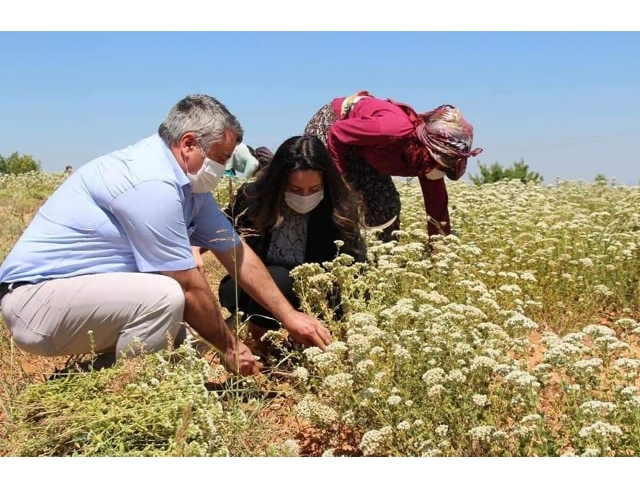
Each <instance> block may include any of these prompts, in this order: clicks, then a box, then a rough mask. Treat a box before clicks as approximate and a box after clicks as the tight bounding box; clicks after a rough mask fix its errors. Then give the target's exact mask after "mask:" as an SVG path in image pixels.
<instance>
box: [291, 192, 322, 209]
mask: <svg viewBox="0 0 640 487" xmlns="http://www.w3.org/2000/svg"><path fill="white" fill-rule="evenodd" d="M322 198H324V189H321V190H320V191H318V192H317V193H313V194H310V195H309V196H300V195H299V194H295V193H289V192H286V193H285V194H284V201H285V202H286V203H287V205H289V208H291V209H292V210H293V211H295V212H297V213H302V214H303V215H304V214H305V213H309V212H310V211H311V210H313V209H314V208H315V207H316V206H318V205H319V204H320V202H321V201H322Z"/></svg>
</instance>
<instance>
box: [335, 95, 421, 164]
mask: <svg viewBox="0 0 640 487" xmlns="http://www.w3.org/2000/svg"><path fill="white" fill-rule="evenodd" d="M392 106H393V108H394V109H392V108H391V107H389V108H380V107H372V108H375V109H369V110H366V111H363V112H362V113H357V116H355V117H353V118H347V119H344V120H338V121H337V122H335V123H334V124H333V125H332V126H331V128H330V129H329V132H328V133H327V148H328V149H329V152H330V153H331V156H332V157H333V160H334V162H335V163H336V165H337V166H338V169H339V170H341V171H344V167H345V163H346V158H347V155H348V149H349V146H379V147H384V146H385V145H387V144H388V143H389V142H394V141H395V140H397V139H398V138H399V137H405V136H406V135H408V134H410V133H411V131H412V130H413V124H412V123H411V122H410V121H409V119H408V118H407V116H406V115H404V113H402V112H399V111H396V110H395V105H392ZM358 108H359V107H358ZM354 110H355V109H354Z"/></svg>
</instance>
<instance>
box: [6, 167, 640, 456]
mask: <svg viewBox="0 0 640 487" xmlns="http://www.w3.org/2000/svg"><path fill="white" fill-rule="evenodd" d="M61 180H62V176H54V175H35V176H34V175H30V176H23V177H4V178H2V179H1V180H0V224H2V226H3V229H4V230H5V232H3V234H2V240H1V241H0V260H1V259H2V258H4V255H6V252H7V251H8V249H9V248H10V247H11V245H12V244H13V242H14V241H15V239H17V237H18V236H19V234H20V232H21V231H22V228H24V225H26V224H27V223H28V219H29V218H30V217H31V215H32V213H33V209H34V208H35V207H37V205H38V204H39V202H41V201H42V200H43V198H45V197H46V195H47V194H49V193H50V192H51V191H52V190H53V188H55V186H56V185H57V184H59V182H60V181H61ZM398 188H399V190H400V192H401V195H402V202H403V208H402V212H403V213H402V225H401V230H400V231H399V232H398V235H397V236H398V241H397V242H392V243H384V244H381V243H379V242H378V241H377V240H375V238H374V236H372V235H369V236H368V237H367V238H368V242H369V248H368V252H369V258H368V262H367V263H364V264H353V263H352V262H351V258H350V257H348V256H346V255H342V256H340V257H338V258H337V259H335V260H334V261H333V262H327V263H325V264H324V265H323V266H320V265H308V264H306V265H303V266H300V267H298V268H297V269H296V270H295V271H294V273H295V277H296V286H297V291H298V293H299V295H300V296H301V299H302V303H303V307H304V310H305V311H307V312H309V313H313V314H315V315H317V316H320V317H322V318H323V319H325V320H326V321H327V322H328V324H329V326H330V327H331V329H332V332H333V335H334V340H335V341H334V343H333V344H332V345H331V346H330V347H329V350H328V351H327V352H322V351H321V350H319V349H316V348H309V349H301V348H298V347H291V346H290V345H289V344H288V342H287V341H286V336H285V334H284V333H278V332H270V333H269V336H268V340H269V341H271V343H272V345H273V346H274V347H278V346H280V347H281V348H282V353H281V355H280V356H279V361H278V363H272V364H270V365H271V366H272V369H271V370H272V371H271V372H270V373H267V374H266V375H265V376H262V377H258V378H249V379H238V378H231V377H227V376H226V374H224V373H223V372H222V371H221V369H220V367H219V366H217V365H216V364H215V362H211V361H208V360H206V359H202V358H199V357H198V356H197V355H196V354H195V352H194V351H193V350H192V349H185V350H179V351H178V352H176V353H180V354H182V355H181V356H182V357H183V358H182V360H178V361H176V360H168V359H167V357H166V356H164V355H163V354H158V355H156V356H149V357H144V358H142V359H140V360H138V361H133V362H131V363H128V364H120V365H119V366H117V367H115V368H113V369H109V370H106V371H101V372H91V373H85V374H78V376H77V377H71V378H69V379H65V380H62V381H61V380H58V381H42V380H41V378H34V377H30V376H28V375H25V374H24V373H20V372H19V365H16V363H17V362H19V361H20V359H21V357H22V355H20V352H19V351H17V350H15V348H14V347H12V346H11V342H10V340H9V338H8V335H7V333H6V331H4V330H3V331H2V334H0V384H2V385H3V389H2V390H0V402H1V403H2V411H3V417H2V421H1V422H0V442H1V443H0V451H3V452H5V454H10V455H25V454H26V455H51V454H53V455H75V454H79V455H193V456H199V455H233V456H241V455H242V456H261V455H267V456H279V455H324V456H339V455H364V456H480V455H484V456H487V455H491V456H637V455H639V454H640V394H639V389H638V387H640V380H639V378H638V377H639V375H640V358H639V356H638V355H639V354H638V351H639V350H640V343H639V339H640V323H639V321H640V212H639V211H638V209H639V208H640V187H637V186H636V187H627V186H623V185H617V184H613V183H611V184H606V183H604V184H603V183H600V184H597V183H586V182H558V183H553V184H549V185H544V186H543V185H534V184H529V185H524V184H522V183H520V182H519V181H508V182H507V181H503V182H499V183H494V184H490V185H483V186H471V185H467V184H465V183H462V182H458V183H449V186H448V188H449V201H450V210H451V218H452V222H453V226H454V228H455V231H456V235H455V236H453V235H452V236H449V237H441V238H438V239H437V241H436V242H435V243H434V245H433V246H434V249H433V251H431V249H429V248H428V246H427V245H426V242H427V234H426V221H425V216H424V209H423V203H422V199H421V195H420V191H419V187H418V186H417V185H416V184H413V183H412V182H411V181H409V182H398ZM217 196H218V199H219V200H221V201H222V203H224V202H225V201H226V199H227V198H228V195H227V194H226V191H224V190H221V191H220V193H219V194H218V195H217ZM7 229H9V230H8V231H7ZM213 274H214V275H215V272H214V273H213ZM210 277H211V276H210ZM211 283H212V285H214V286H215V284H216V283H215V279H213V280H212V282H211ZM336 284H338V285H339V286H340V288H341V291H342V299H343V302H342V306H343V310H344V314H345V315H344V318H343V319H342V320H340V321H335V320H333V318H332V312H331V310H330V309H329V304H328V303H327V301H326V298H325V296H326V294H327V293H326V291H327V290H329V289H331V288H333V287H334V286H335V285H336ZM16 377H17V378H20V379H21V380H20V381H18V382H16V380H15V379H16ZM25 377H26V380H25ZM212 383H215V387H212V386H211V384H212ZM16 384H19V385H16ZM276 406H277V407H276ZM259 438H261V439H262V440H263V441H259Z"/></svg>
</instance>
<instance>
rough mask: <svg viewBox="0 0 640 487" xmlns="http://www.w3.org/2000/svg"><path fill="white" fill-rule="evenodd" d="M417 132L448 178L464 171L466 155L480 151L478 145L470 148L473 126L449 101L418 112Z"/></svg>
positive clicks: (453, 177)
mask: <svg viewBox="0 0 640 487" xmlns="http://www.w3.org/2000/svg"><path fill="white" fill-rule="evenodd" d="M416 136H417V137H418V140H420V142H421V143H422V144H424V145H425V146H426V147H427V148H428V149H429V151H430V152H431V154H432V155H433V158H434V160H435V161H436V163H438V165H440V166H441V167H442V169H443V170H444V172H445V173H446V175H447V176H448V177H449V179H452V180H454V181H455V180H457V179H460V178H461V177H462V175H463V174H464V173H465V171H466V169H467V159H468V158H469V157H475V156H477V155H478V154H480V153H481V152H482V149H477V148H476V149H473V150H471V145H472V144H473V126H472V125H471V124H470V123H469V122H467V121H466V120H465V118H464V117H463V116H462V112H460V110H458V109H457V108H456V107H454V106H452V105H441V106H439V107H438V108H436V109H434V110H432V111H430V112H427V113H423V114H420V115H419V117H418V122H417V124H416Z"/></svg>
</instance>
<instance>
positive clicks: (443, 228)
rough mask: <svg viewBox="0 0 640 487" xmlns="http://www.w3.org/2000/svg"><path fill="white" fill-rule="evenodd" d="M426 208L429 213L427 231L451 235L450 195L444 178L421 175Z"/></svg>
mask: <svg viewBox="0 0 640 487" xmlns="http://www.w3.org/2000/svg"><path fill="white" fill-rule="evenodd" d="M418 180H419V181H420V187H421V189H422V198H423V199H424V209H425V211H426V213H427V221H428V223H427V232H428V233H429V236H432V235H449V234H450V233H451V221H450V219H449V195H448V193H447V186H446V184H445V182H444V178H441V179H428V178H426V177H425V176H424V175H422V176H419V177H418Z"/></svg>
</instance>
